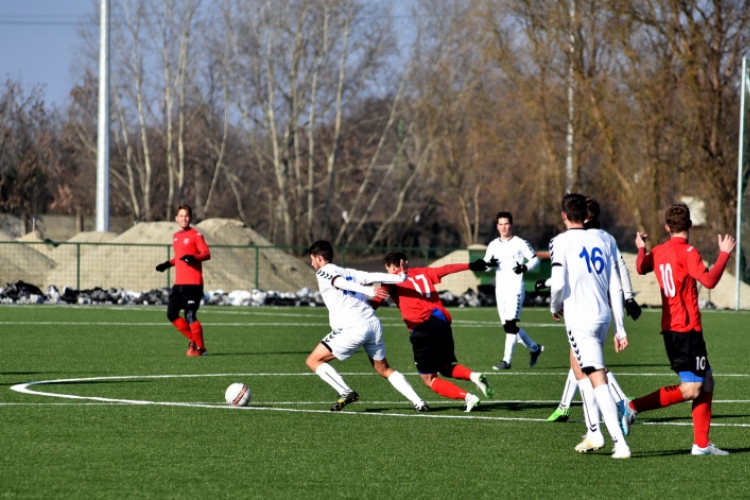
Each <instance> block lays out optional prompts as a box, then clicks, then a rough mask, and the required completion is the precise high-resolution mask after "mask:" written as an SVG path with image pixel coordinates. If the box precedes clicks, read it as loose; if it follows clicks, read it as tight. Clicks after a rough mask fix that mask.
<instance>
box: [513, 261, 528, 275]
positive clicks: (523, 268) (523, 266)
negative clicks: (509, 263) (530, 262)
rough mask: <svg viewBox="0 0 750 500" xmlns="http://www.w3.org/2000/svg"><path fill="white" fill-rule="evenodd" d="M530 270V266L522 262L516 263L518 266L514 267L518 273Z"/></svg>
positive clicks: (514, 270)
mask: <svg viewBox="0 0 750 500" xmlns="http://www.w3.org/2000/svg"><path fill="white" fill-rule="evenodd" d="M528 270H529V268H528V267H526V264H521V263H520V262H519V263H518V264H516V267H514V268H513V272H514V273H516V274H521V273H525V272H526V271H528Z"/></svg>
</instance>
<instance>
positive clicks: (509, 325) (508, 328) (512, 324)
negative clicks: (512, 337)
mask: <svg viewBox="0 0 750 500" xmlns="http://www.w3.org/2000/svg"><path fill="white" fill-rule="evenodd" d="M503 330H505V333H508V334H516V333H518V331H519V330H520V328H519V327H518V325H517V324H516V320H513V321H506V322H505V323H503Z"/></svg>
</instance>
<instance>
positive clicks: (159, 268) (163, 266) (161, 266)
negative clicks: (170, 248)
mask: <svg viewBox="0 0 750 500" xmlns="http://www.w3.org/2000/svg"><path fill="white" fill-rule="evenodd" d="M170 267H172V264H170V262H169V261H166V262H162V263H161V264H157V265H156V270H157V271H159V272H160V273H163V272H164V271H166V270H167V269H169V268H170Z"/></svg>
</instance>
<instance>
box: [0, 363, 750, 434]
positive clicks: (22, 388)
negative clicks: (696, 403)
mask: <svg viewBox="0 0 750 500" xmlns="http://www.w3.org/2000/svg"><path fill="white" fill-rule="evenodd" d="M258 375H264V376H269V375H279V374H271V373H268V374H253V373H209V374H176V375H119V376H110V377H85V378H70V379H57V380H40V381H36V382H24V383H21V384H15V385H13V386H11V387H10V389H11V390H12V391H15V392H18V393H21V394H28V395H33V396H47V397H53V398H63V399H74V400H78V401H96V402H98V403H110V404H125V405H140V406H177V407H186V408H211V409H222V410H247V411H249V410H254V411H277V412H279V411H280V412H289V413H322V414H331V412H330V411H329V410H304V409H298V408H274V407H265V406H242V407H236V406H229V405H227V404H224V403H219V404H215V403H214V404H212V403H185V402H170V401H146V400H139V399H116V398H103V397H99V396H78V395H75V394H59V393H54V392H43V391H36V390H32V389H30V387H33V386H37V385H53V384H65V383H70V382H95V381H101V380H135V379H167V378H198V377H229V376H232V377H241V376H258ZM282 375H287V376H290V375H308V374H291V373H290V374H282ZM372 403H376V402H372ZM85 404H91V403H85ZM334 414H336V415H370V416H384V417H409V418H439V419H452V420H456V419H459V420H460V419H472V420H492V421H505V422H546V419H544V418H526V417H497V416H495V417H491V416H485V415H476V414H473V415H435V414H424V413H417V414H405V413H382V412H361V411H350V412H336V413H334ZM638 423H639V424H641V425H673V426H692V425H693V424H692V422H648V421H646V422H638ZM711 426H712V427H750V423H747V424H746V423H712V424H711Z"/></svg>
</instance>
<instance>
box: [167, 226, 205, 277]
mask: <svg viewBox="0 0 750 500" xmlns="http://www.w3.org/2000/svg"><path fill="white" fill-rule="evenodd" d="M172 248H173V249H174V257H173V258H172V259H171V260H170V261H169V262H170V264H172V265H173V266H175V272H174V274H175V277H174V284H175V285H202V284H203V261H204V260H209V259H210V258H211V252H210V251H209V249H208V245H206V240H204V239H203V235H202V234H201V233H199V232H198V231H197V230H196V229H195V228H194V227H191V228H188V229H187V230H185V231H182V230H181V231H177V232H176V233H174V237H173V238H172ZM185 255H194V256H195V258H196V260H197V262H193V263H192V264H188V263H187V262H185V261H183V260H180V259H181V258H182V257H184V256H185Z"/></svg>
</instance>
